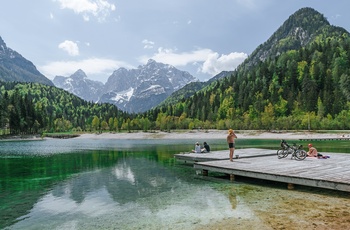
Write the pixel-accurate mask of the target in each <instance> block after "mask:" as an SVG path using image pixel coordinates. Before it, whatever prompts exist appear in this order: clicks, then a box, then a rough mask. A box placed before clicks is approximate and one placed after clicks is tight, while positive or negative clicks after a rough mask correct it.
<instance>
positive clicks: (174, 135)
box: [77, 130, 350, 140]
mask: <svg viewBox="0 0 350 230" xmlns="http://www.w3.org/2000/svg"><path fill="white" fill-rule="evenodd" d="M226 135H227V131H226V130H191V131H188V130H183V131H181V130H180V131H172V132H170V133H168V132H162V131H156V132H142V131H140V132H132V133H102V134H82V135H80V136H79V137H77V138H85V139H225V138H226ZM236 135H237V137H238V138H242V139H286V140H291V139H306V138H308V139H311V138H339V137H341V136H342V135H345V136H346V137H350V133H349V132H344V133H316V132H307V131H300V132H262V131H237V132H236Z"/></svg>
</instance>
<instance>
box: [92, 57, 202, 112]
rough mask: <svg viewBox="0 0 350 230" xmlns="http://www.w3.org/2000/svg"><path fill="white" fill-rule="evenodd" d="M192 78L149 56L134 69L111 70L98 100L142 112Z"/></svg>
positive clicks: (131, 110)
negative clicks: (111, 72) (145, 61)
mask: <svg viewBox="0 0 350 230" xmlns="http://www.w3.org/2000/svg"><path fill="white" fill-rule="evenodd" d="M195 80H196V78H194V77H193V76H192V75H191V74H189V73H188V72H186V71H181V70H178V69H176V68H175V67H174V66H171V65H167V64H163V63H158V62H156V61H154V60H152V59H150V60H149V61H148V62H147V64H146V65H142V66H139V67H138V68H137V69H130V70H127V69H125V68H120V69H118V70H116V71H114V72H113V74H112V75H111V76H110V77H109V78H108V80H107V82H106V84H105V88H104V92H107V93H105V94H103V95H102V96H101V97H100V100H99V102H108V103H112V104H115V105H117V106H118V107H119V108H120V109H122V110H124V111H127V112H132V113H139V112H144V111H147V110H149V109H151V108H152V107H154V106H157V105H158V104H159V103H160V102H162V101H163V100H165V99H166V98H167V97H168V96H170V95H171V94H172V93H173V92H174V91H176V90H178V89H180V88H182V87H183V86H185V85H186V84H188V83H189V82H193V81H195Z"/></svg>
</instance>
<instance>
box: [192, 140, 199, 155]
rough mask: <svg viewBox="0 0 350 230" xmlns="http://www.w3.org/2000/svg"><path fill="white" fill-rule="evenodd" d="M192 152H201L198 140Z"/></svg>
mask: <svg viewBox="0 0 350 230" xmlns="http://www.w3.org/2000/svg"><path fill="white" fill-rule="evenodd" d="M192 152H193V153H201V146H200V145H199V143H198V142H196V144H195V146H194V149H193V150H192Z"/></svg>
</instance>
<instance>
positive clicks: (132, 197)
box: [10, 157, 253, 229]
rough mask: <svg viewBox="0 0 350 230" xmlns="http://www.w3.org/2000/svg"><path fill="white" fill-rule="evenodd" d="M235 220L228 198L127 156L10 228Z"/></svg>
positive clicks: (69, 182) (74, 181)
mask: <svg viewBox="0 0 350 230" xmlns="http://www.w3.org/2000/svg"><path fill="white" fill-rule="evenodd" d="M239 210H240V212H242V210H244V215H242V217H244V218H249V216H251V215H253V214H252V213H251V211H250V210H249V209H248V208H247V207H245V206H244V205H241V207H240V208H239ZM247 214H248V215H247ZM232 216H241V215H240V213H239V212H238V211H237V210H234V209H232V203H230V200H229V199H228V197H227V196H226V195H225V194H223V193H220V192H219V191H217V190H214V189H213V188H211V187H210V186H208V185H205V184H204V183H195V184H191V183H189V182H188V181H186V180H183V178H178V177H177V176H176V174H174V172H173V171H172V170H169V169H168V168H166V167H163V166H159V165H158V164H157V163H156V162H155V161H150V160H147V159H143V158H131V157H125V158H123V159H119V160H118V161H117V162H115V164H114V165H113V166H111V167H106V168H99V169H96V170H94V171H88V172H83V173H79V174H77V175H74V176H72V177H70V178H69V179H66V180H64V181H62V182H60V183H58V184H56V185H54V186H53V187H52V189H51V190H50V191H48V192H47V193H46V194H45V195H43V196H42V197H40V199H39V200H38V201H37V202H36V203H35V204H34V206H33V208H32V209H31V210H29V213H28V214H26V215H24V216H21V217H20V218H18V222H17V223H16V224H14V225H12V226H11V227H10V229H37V228H41V229H49V228H60V229H62V228H68V227H69V228H72V229H111V228H112V229H113V228H117V229H135V228H137V229H140V228H142V229H161V228H169V227H171V226H176V227H175V229H180V228H185V229H191V228H193V226H195V225H198V224H208V223H210V221H214V220H217V219H223V218H228V217H232ZM172 228H174V227H172Z"/></svg>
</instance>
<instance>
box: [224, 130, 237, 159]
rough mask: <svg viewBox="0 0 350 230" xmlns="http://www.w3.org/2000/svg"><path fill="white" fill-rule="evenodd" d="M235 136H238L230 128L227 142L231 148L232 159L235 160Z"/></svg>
mask: <svg viewBox="0 0 350 230" xmlns="http://www.w3.org/2000/svg"><path fill="white" fill-rule="evenodd" d="M235 138H237V136H236V134H235V133H234V131H233V130H232V129H229V130H228V135H227V138H226V139H227V144H228V147H229V149H230V161H233V160H232V159H233V153H234V151H235Z"/></svg>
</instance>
